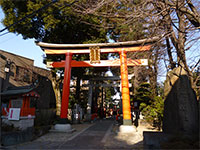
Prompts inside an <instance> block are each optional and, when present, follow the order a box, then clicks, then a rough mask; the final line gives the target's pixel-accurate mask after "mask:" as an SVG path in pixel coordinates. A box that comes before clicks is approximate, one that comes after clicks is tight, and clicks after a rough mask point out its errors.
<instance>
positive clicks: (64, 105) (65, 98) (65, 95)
mask: <svg viewBox="0 0 200 150" xmlns="http://www.w3.org/2000/svg"><path fill="white" fill-rule="evenodd" d="M65 56H66V57H65V73H64V81H63V92H62V102H61V113H60V118H61V120H63V123H64V122H65V120H66V121H67V113H68V105H69V92H70V78H71V60H72V54H71V53H66V55H65Z"/></svg>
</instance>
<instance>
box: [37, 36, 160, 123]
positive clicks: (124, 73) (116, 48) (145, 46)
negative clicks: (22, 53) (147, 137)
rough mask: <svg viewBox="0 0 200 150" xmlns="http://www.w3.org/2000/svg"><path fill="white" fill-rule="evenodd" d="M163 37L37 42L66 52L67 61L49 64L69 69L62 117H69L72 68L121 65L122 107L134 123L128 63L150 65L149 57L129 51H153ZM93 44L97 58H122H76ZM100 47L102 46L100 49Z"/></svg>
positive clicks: (47, 48)
mask: <svg viewBox="0 0 200 150" xmlns="http://www.w3.org/2000/svg"><path fill="white" fill-rule="evenodd" d="M158 40H159V37H153V38H151V39H143V40H138V41H128V42H117V43H95V44H51V43H44V42H36V44H37V45H38V46H40V47H41V48H42V50H43V51H44V52H45V53H46V54H47V55H59V54H64V55H65V60H64V61H60V62H49V63H47V65H48V66H49V67H53V68H65V72H64V82H63V93H62V103H61V114H60V118H61V119H67V114H68V103H69V92H70V78H71V67H112V66H119V67H120V70H121V83H122V84H121V86H122V106H123V109H122V110H123V124H124V125H131V124H132V121H131V107H130V95H129V82H128V70H127V66H137V65H147V60H146V59H139V60H132V59H127V52H144V51H149V50H150V48H151V44H152V43H154V42H156V41H158ZM91 47H95V50H93V52H94V53H95V56H94V57H97V56H98V55H97V54H96V53H97V52H99V53H119V55H120V59H116V60H102V61H100V60H99V58H98V59H97V58H95V60H94V62H92V61H91V60H90V61H76V60H72V55H73V54H89V53H90V51H91ZM96 48H98V49H96Z"/></svg>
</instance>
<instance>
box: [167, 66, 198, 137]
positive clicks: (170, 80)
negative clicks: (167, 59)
mask: <svg viewBox="0 0 200 150" xmlns="http://www.w3.org/2000/svg"><path fill="white" fill-rule="evenodd" d="M164 89H165V90H164V93H165V97H166V99H165V102H164V118H163V132H164V133H168V134H172V135H175V136H177V135H179V136H181V137H183V136H184V135H186V136H188V135H191V136H192V137H194V135H195V134H196V135H197V134H198V129H199V117H198V104H197V98H196V95H195V92H194V90H193V89H192V88H191V84H190V81H189V78H188V76H187V72H186V71H185V70H184V69H183V68H181V67H178V68H175V69H173V70H172V71H171V72H169V73H168V74H167V79H166V81H165V88H164Z"/></svg>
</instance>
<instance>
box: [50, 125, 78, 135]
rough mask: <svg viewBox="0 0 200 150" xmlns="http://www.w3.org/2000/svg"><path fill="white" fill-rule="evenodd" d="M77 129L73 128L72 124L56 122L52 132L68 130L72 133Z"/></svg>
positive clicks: (67, 131)
mask: <svg viewBox="0 0 200 150" xmlns="http://www.w3.org/2000/svg"><path fill="white" fill-rule="evenodd" d="M73 131H75V129H72V127H71V125H70V124H55V125H54V127H53V128H52V129H51V130H50V132H66V133H71V132H73Z"/></svg>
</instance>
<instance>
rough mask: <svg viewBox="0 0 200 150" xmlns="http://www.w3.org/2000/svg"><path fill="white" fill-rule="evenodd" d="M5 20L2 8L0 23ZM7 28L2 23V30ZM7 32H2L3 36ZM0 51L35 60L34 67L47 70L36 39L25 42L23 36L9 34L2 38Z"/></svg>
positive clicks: (0, 26)
mask: <svg viewBox="0 0 200 150" xmlns="http://www.w3.org/2000/svg"><path fill="white" fill-rule="evenodd" d="M3 18H4V14H3V12H2V9H1V8H0V22H1V21H2V19H3ZM3 28H5V27H4V26H3V25H2V23H0V30H1V29H3ZM6 32H7V30H6V31H4V32H1V33H0V35H1V34H3V33H6ZM0 50H3V51H6V52H10V53H14V54H16V55H20V56H23V57H27V58H30V59H32V60H34V65H35V66H37V67H41V68H46V65H45V64H43V63H42V62H43V57H42V56H43V55H44V52H43V51H42V49H41V48H40V47H39V46H36V44H35V40H34V39H27V40H24V39H23V38H22V36H21V35H16V34H14V33H8V34H6V35H3V36H0Z"/></svg>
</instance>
